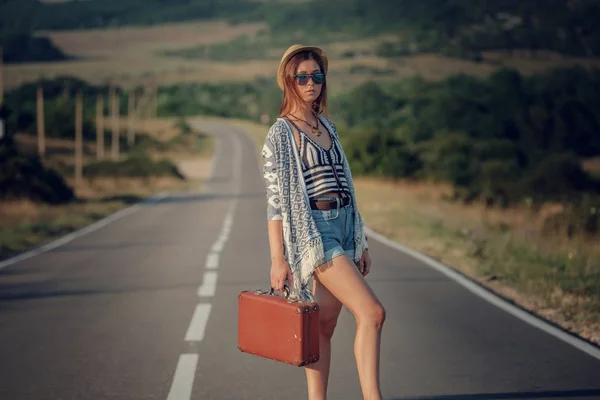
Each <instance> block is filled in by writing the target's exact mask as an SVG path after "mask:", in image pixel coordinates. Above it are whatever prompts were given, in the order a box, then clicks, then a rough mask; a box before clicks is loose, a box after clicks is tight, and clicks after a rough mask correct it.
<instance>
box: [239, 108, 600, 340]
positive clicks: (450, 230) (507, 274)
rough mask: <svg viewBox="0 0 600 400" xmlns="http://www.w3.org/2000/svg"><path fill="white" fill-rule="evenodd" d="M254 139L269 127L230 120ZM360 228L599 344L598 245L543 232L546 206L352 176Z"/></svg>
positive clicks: (259, 140) (551, 208) (550, 209)
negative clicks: (475, 199)
mask: <svg viewBox="0 0 600 400" xmlns="http://www.w3.org/2000/svg"><path fill="white" fill-rule="evenodd" d="M231 123H232V124H233V125H235V126H237V127H239V128H241V129H244V130H245V131H246V132H247V133H248V135H249V136H250V137H251V138H252V139H253V140H254V141H255V145H256V151H257V154H258V155H259V160H258V164H259V165H258V166H257V167H258V168H260V164H261V159H260V148H261V147H262V144H263V141H264V137H265V135H266V133H267V130H268V126H266V125H262V124H258V123H254V122H250V121H239V120H235V121H231ZM355 187H356V192H357V200H358V203H359V205H360V209H361V214H362V215H363V218H364V220H365V223H366V224H367V225H368V226H369V227H370V228H372V229H374V230H375V231H377V232H379V233H381V234H383V235H385V236H387V237H389V238H391V239H392V240H395V241H397V242H400V243H402V244H404V245H406V246H408V247H410V248H413V249H416V250H418V251H420V252H422V253H424V254H427V255H429V256H431V257H433V258H435V259H437V260H439V261H441V262H443V263H445V264H446V265H449V266H451V267H452V268H454V269H456V270H458V271H460V272H461V273H463V274H465V275H467V276H469V277H470V278H472V279H474V280H475V281H477V282H479V283H480V284H482V285H483V286H485V287H487V288H489V289H490V290H492V291H495V292H496V293H498V294H500V295H501V296H504V297H505V298H507V299H510V300H511V301H513V302H515V303H516V304H519V305H520V306H522V307H524V308H525V309H528V310H530V311H532V312H534V313H537V314H538V315H540V316H542V317H543V318H546V319H548V320H550V321H553V322H554V323H557V324H559V325H560V326H562V327H564V328H565V329H568V330H570V331H572V332H574V333H576V334H578V335H580V336H581V337H583V338H586V339H587V340H590V341H592V342H594V343H597V344H600V246H598V243H597V240H596V241H591V240H589V239H588V240H586V239H584V238H581V237H579V238H577V237H576V238H573V239H571V240H568V239H566V238H564V237H561V236H548V235H543V234H542V226H543V222H544V219H545V218H547V217H548V216H550V215H552V214H554V213H556V212H559V211H560V210H561V209H562V207H561V206H560V205H559V204H548V205H546V206H544V207H543V208H542V209H541V210H539V211H537V212H534V211H533V210H531V209H530V208H528V206H527V205H525V204H524V205H522V206H519V207H514V208H512V209H494V208H487V207H485V206H484V205H483V204H473V205H471V206H468V207H467V206H464V205H461V204H458V203H451V202H448V201H446V200H445V198H447V197H448V195H449V194H450V193H451V187H449V186H446V185H440V184H435V185H434V184H425V183H407V182H402V181H400V182H396V183H394V182H390V181H386V180H381V179H371V178H364V177H357V178H355Z"/></svg>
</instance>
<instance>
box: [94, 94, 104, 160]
mask: <svg viewBox="0 0 600 400" xmlns="http://www.w3.org/2000/svg"><path fill="white" fill-rule="evenodd" d="M96 158H97V159H98V160H102V159H104V96H102V95H101V94H99V95H98V96H97V98H96Z"/></svg>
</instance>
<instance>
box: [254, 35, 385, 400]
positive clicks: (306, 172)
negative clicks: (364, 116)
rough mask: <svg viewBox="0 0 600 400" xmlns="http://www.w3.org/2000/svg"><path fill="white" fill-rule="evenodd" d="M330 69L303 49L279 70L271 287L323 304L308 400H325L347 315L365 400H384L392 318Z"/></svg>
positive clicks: (273, 134)
mask: <svg viewBox="0 0 600 400" xmlns="http://www.w3.org/2000/svg"><path fill="white" fill-rule="evenodd" d="M327 68H328V60H327V57H326V55H325V53H324V52H323V51H322V50H321V49H319V48H317V47H307V46H302V45H293V46H291V47H290V48H289V49H287V51H286V52H285V53H284V55H283V57H282V59H281V63H280V65H279V68H278V72H277V82H278V84H279V87H280V88H281V89H282V90H283V102H282V105H281V109H280V117H279V118H278V119H277V121H276V122H275V123H274V124H273V125H272V126H271V128H270V129H269V132H268V134H267V137H266V139H265V144H264V146H263V150H262V156H263V161H264V165H263V173H264V179H265V185H266V191H267V218H268V235H269V246H270V252H271V274H270V277H271V287H272V288H273V289H275V290H279V291H281V290H283V289H284V284H285V281H286V279H287V282H288V285H289V286H290V287H289V289H290V295H291V296H295V297H297V298H298V299H299V300H301V301H316V302H317V303H318V304H319V308H320V327H321V329H320V359H319V361H318V362H317V363H314V364H309V365H308V366H307V367H305V370H306V378H307V383H308V397H309V399H311V400H321V399H326V398H327V381H328V377H329V365H330V359H331V337H332V335H333V331H334V328H335V325H336V322H337V319H338V316H339V314H340V310H341V307H342V305H344V306H345V307H346V308H348V310H350V312H351V313H352V314H353V315H354V317H355V319H356V324H357V329H356V336H355V342H354V353H355V357H356V363H357V367H358V373H359V379H360V384H361V388H362V392H363V397H364V398H365V399H381V390H380V385H379V353H380V351H379V349H380V338H381V329H382V325H383V322H384V320H385V310H384V308H383V306H382V305H381V303H380V302H379V300H378V299H377V297H376V296H375V294H374V293H373V291H372V290H371V288H370V287H369V286H368V285H367V283H366V281H365V279H364V277H365V276H366V275H367V274H368V273H369V270H370V268H371V258H370V257H369V252H368V245H367V238H366V236H365V234H364V229H363V223H362V218H361V216H360V213H359V211H358V207H357V204H356V198H355V194H354V186H353V183H352V176H351V173H350V169H349V166H348V163H347V160H346V157H345V155H344V151H343V149H342V147H341V145H340V142H339V138H338V136H337V132H336V128H335V125H334V124H333V123H332V122H331V121H330V120H329V119H328V118H326V117H324V116H323V114H326V112H327V82H326V74H327ZM312 278H314V279H312ZM311 281H312V285H311V284H310V283H311Z"/></svg>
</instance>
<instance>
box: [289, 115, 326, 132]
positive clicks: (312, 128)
mask: <svg viewBox="0 0 600 400" xmlns="http://www.w3.org/2000/svg"><path fill="white" fill-rule="evenodd" d="M293 117H294V118H296V119H298V120H300V121H302V122H304V123H305V124H306V125H308V126H310V128H311V130H312V133H313V135H315V136H316V137H319V136H321V131H320V130H319V117H317V116H316V115H315V119H316V120H317V125H316V126H313V125H312V124H311V123H310V122H308V121H305V120H303V119H302V118H298V117H296V116H295V115H294V116H293Z"/></svg>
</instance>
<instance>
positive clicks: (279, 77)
mask: <svg viewBox="0 0 600 400" xmlns="http://www.w3.org/2000/svg"><path fill="white" fill-rule="evenodd" d="M305 50H312V51H314V52H315V53H317V54H319V55H320V56H321V59H322V60H323V72H324V73H327V66H328V61H327V56H326V55H325V52H324V51H323V50H321V49H320V48H318V47H314V46H303V45H301V44H294V45H292V46H290V47H289V48H288V49H287V50H286V51H285V53H283V57H281V62H280V63H279V68H278V69H277V84H278V85H279V88H280V89H281V90H283V70H284V68H285V65H286V64H287V62H288V61H289V60H290V58H292V57H293V56H294V55H295V54H297V53H298V52H300V51H305Z"/></svg>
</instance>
